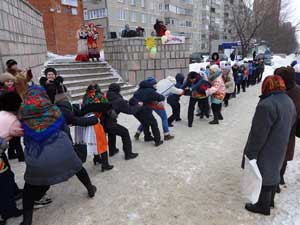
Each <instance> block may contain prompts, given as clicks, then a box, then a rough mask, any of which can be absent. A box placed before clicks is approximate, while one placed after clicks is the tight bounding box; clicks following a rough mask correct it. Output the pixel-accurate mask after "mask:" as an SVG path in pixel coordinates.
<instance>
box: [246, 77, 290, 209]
mask: <svg viewBox="0 0 300 225" xmlns="http://www.w3.org/2000/svg"><path fill="white" fill-rule="evenodd" d="M285 90H286V87H285V84H284V81H283V80H282V78H281V77H279V76H269V77H267V78H266V79H265V80H264V82H263V86H262V96H261V100H260V102H259V103H258V105H257V107H256V112H255V115H254V118H253V121H252V127H251V131H250V134H249V137H248V141H247V144H246V147H245V150H244V154H245V155H246V156H247V157H248V159H249V160H253V159H256V160H257V166H258V168H259V171H260V173H261V176H262V189H261V193H260V197H259V201H258V202H257V203H256V204H246V207H245V208H246V209H247V210H248V211H250V212H253V213H259V214H263V215H270V207H271V206H273V207H274V196H275V189H276V187H277V185H278V184H279V182H280V169H281V168H282V165H283V162H284V159H285V156H286V148H287V145H288V141H289V136H290V131H291V128H292V126H293V124H294V120H295V118H296V110H295V106H294V103H293V101H292V100H291V99H290V98H289V97H288V96H287V94H286V93H285Z"/></svg>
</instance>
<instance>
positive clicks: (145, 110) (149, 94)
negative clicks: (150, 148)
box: [130, 79, 165, 147]
mask: <svg viewBox="0 0 300 225" xmlns="http://www.w3.org/2000/svg"><path fill="white" fill-rule="evenodd" d="M155 84H156V80H155V79H146V80H144V81H142V82H141V83H140V84H139V89H138V90H137V91H136V92H135V93H134V95H133V97H132V98H131V99H130V104H131V105H136V104H138V103H139V102H142V103H143V106H142V109H140V111H138V112H137V113H135V114H134V116H135V118H136V119H137V120H138V121H139V122H140V123H141V124H142V125H143V127H144V135H145V137H144V140H145V141H146V142H150V141H154V142H155V146H156V147H158V146H160V145H162V144H163V141H162V140H161V135H160V131H159V128H158V124H157V121H156V119H155V117H154V116H153V114H152V112H153V109H152V108H151V107H150V106H149V105H151V104H152V103H154V102H161V101H164V100H165V97H164V96H163V95H161V94H159V93H157V92H156V89H155V87H154V86H155ZM150 128H151V131H152V133H153V136H152V135H151V132H150Z"/></svg>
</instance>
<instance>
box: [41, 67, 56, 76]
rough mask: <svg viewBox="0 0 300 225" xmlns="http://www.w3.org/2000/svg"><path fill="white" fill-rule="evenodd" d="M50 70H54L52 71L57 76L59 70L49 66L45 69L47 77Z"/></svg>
mask: <svg viewBox="0 0 300 225" xmlns="http://www.w3.org/2000/svg"><path fill="white" fill-rule="evenodd" d="M49 72H52V73H54V74H55V76H57V71H56V69H54V68H52V67H48V68H47V69H45V71H44V74H45V76H46V77H47V74H48V73H49Z"/></svg>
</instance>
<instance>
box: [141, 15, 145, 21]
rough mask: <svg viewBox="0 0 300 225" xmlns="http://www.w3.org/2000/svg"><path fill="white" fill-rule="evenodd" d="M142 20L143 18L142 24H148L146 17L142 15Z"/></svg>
mask: <svg viewBox="0 0 300 225" xmlns="http://www.w3.org/2000/svg"><path fill="white" fill-rule="evenodd" d="M141 18H142V23H146V15H145V14H142V16H141Z"/></svg>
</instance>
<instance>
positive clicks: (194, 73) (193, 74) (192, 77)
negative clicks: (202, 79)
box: [188, 71, 199, 80]
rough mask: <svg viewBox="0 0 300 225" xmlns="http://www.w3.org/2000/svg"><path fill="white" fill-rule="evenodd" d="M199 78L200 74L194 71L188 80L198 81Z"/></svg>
mask: <svg viewBox="0 0 300 225" xmlns="http://www.w3.org/2000/svg"><path fill="white" fill-rule="evenodd" d="M197 77H199V73H197V72H194V71H192V72H190V73H189V74H188V79H189V80H191V79H196V78H197Z"/></svg>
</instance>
